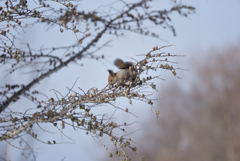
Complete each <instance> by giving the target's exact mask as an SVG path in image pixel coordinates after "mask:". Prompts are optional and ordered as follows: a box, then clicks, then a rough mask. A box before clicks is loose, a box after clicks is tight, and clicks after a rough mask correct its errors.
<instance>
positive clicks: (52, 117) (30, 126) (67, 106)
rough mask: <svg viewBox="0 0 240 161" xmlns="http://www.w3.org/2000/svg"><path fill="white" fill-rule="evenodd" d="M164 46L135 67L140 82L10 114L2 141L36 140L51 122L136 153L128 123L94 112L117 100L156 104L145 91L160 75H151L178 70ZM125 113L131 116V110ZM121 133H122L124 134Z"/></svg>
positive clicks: (0, 126)
mask: <svg viewBox="0 0 240 161" xmlns="http://www.w3.org/2000/svg"><path fill="white" fill-rule="evenodd" d="M163 48H164V47H154V48H153V49H152V50H151V51H150V52H149V53H147V54H146V56H145V57H144V58H143V59H142V60H141V61H139V62H137V63H136V64H135V65H134V69H135V71H136V72H137V79H136V80H135V81H133V82H131V81H127V82H125V84H124V85H121V86H120V85H117V84H116V85H113V86H106V87H105V88H103V89H97V88H92V89H89V90H88V91H83V90H79V91H71V90H70V91H69V93H68V95H67V96H65V97H58V99H56V98H55V99H54V98H50V99H49V100H46V101H41V102H40V103H39V105H38V110H37V111H36V112H33V113H31V112H30V111H26V112H24V113H17V114H15V113H11V114H9V115H6V116H5V117H4V118H1V119H0V141H3V140H9V139H14V138H17V137H19V136H21V135H23V134H28V135H30V136H32V137H33V138H35V139H40V138H38V135H37V133H36V132H34V131H35V129H36V128H37V127H38V125H40V124H43V123H49V124H51V125H52V126H53V127H56V128H58V129H62V131H63V130H64V128H65V126H72V127H73V128H74V129H81V130H85V131H87V133H91V134H92V135H95V136H99V137H102V136H108V137H109V138H110V139H111V141H112V142H113V143H114V145H115V146H116V148H118V149H121V148H123V147H127V148H130V149H132V150H134V151H135V150H136V147H134V145H132V141H131V139H130V138H127V137H124V135H125V134H126V133H127V131H126V129H125V128H126V127H127V126H128V124H127V123H119V122H115V121H113V120H111V118H110V117H107V116H106V115H105V114H100V113H96V114H95V113H94V109H96V108H101V107H100V105H101V106H112V107H113V108H117V106H115V104H116V102H117V99H119V98H127V99H128V100H129V103H130V104H131V103H132V100H138V101H142V102H145V103H146V104H150V105H152V104H153V99H152V98H151V96H149V95H148V94H147V93H146V92H147V91H146V89H148V92H149V91H150V89H149V87H150V88H152V89H153V90H155V89H156V85H155V84H154V82H153V80H154V79H157V78H159V76H158V75H156V73H155V75H154V74H151V75H149V74H148V73H149V72H154V71H156V72H159V70H169V71H170V72H171V73H172V74H173V75H176V71H175V68H174V67H173V66H172V65H170V64H168V63H166V62H167V61H168V60H167V58H168V57H169V58H170V57H174V56H178V55H172V54H170V53H165V52H163V51H161V50H162V49H163ZM124 111H125V112H127V113H130V112H129V109H128V108H125V109H124ZM121 133H122V134H121ZM46 143H48V144H56V143H57V142H56V140H49V141H46Z"/></svg>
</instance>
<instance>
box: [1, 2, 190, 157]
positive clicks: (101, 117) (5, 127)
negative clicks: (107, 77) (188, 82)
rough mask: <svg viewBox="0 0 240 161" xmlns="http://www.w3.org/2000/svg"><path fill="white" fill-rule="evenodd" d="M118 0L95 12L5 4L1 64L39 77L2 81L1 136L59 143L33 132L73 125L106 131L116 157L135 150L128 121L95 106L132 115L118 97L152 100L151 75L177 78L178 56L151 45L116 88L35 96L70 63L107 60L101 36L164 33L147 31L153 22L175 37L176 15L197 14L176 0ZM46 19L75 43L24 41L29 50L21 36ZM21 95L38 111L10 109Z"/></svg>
mask: <svg viewBox="0 0 240 161" xmlns="http://www.w3.org/2000/svg"><path fill="white" fill-rule="evenodd" d="M117 2H119V4H117V8H118V9H117V10H115V9H113V10H109V6H108V7H106V8H104V7H102V8H101V9H96V10H92V11H91V10H85V9H82V6H81V5H80V3H79V2H78V1H77V0H62V1H56V0H44V1H37V0H36V1H28V0H19V1H13V0H4V1H0V66H1V67H4V68H2V69H6V70H8V72H7V74H8V75H11V76H13V77H14V76H15V75H17V74H19V73H21V71H23V70H24V69H25V68H29V67H34V69H35V70H34V74H35V77H34V78H33V79H31V80H30V81H29V82H21V83H18V82H16V83H14V84H10V83H6V84H4V85H2V86H0V141H9V140H12V139H16V138H19V137H21V136H23V135H26V134H28V135H30V136H32V137H33V138H34V139H36V140H38V141H42V142H45V143H47V144H56V143H57V141H55V140H51V139H49V140H48V141H43V140H41V138H40V137H39V136H38V134H37V132H36V129H38V128H41V126H40V125H42V124H49V125H50V126H53V127H55V128H56V129H58V130H60V132H62V133H63V131H64V129H65V126H68V127H73V128H74V129H80V130H85V131H86V132H87V133H88V134H91V135H93V136H97V137H102V136H107V137H108V138H110V140H111V141H112V143H113V145H114V146H115V147H116V149H118V153H117V154H116V155H119V156H121V157H123V158H125V159H126V160H127V156H126V154H124V152H123V151H121V149H122V148H124V147H127V148H130V149H132V150H133V151H136V147H134V145H133V144H132V139H131V138H128V137H127V135H126V134H127V130H126V127H127V126H129V124H128V123H126V122H124V123H119V122H115V121H114V120H112V118H111V117H110V116H108V115H106V114H105V113H95V112H94V109H96V108H101V107H102V106H104V107H105V106H110V107H112V108H113V109H121V110H123V111H125V112H127V113H129V114H131V113H130V112H129V110H128V108H122V107H118V106H117V105H116V100H118V99H119V98H127V99H128V100H129V103H130V104H131V103H132V100H138V101H143V102H145V103H147V104H150V105H152V103H153V99H152V98H151V95H149V93H147V92H146V91H149V87H151V88H152V89H156V85H155V84H154V83H153V80H154V79H158V78H160V77H159V76H158V75H152V72H154V71H159V70H161V69H166V70H169V71H171V72H172V74H173V75H176V71H175V68H174V67H173V66H172V65H171V62H169V61H167V59H168V57H174V56H177V55H172V54H169V53H165V52H163V51H162V50H163V49H162V48H159V47H155V48H153V50H151V51H150V52H149V53H147V54H146V55H145V57H144V58H143V59H142V60H141V61H139V62H136V64H135V65H134V69H135V70H136V71H137V75H138V79H136V80H135V81H134V82H126V84H125V85H124V86H119V85H114V86H107V87H105V88H103V89H97V88H92V89H89V90H87V91H83V90H81V87H79V91H72V90H71V89H70V90H69V93H68V94H67V95H66V96H62V95H58V96H56V98H50V99H49V100H41V99H40V98H39V97H38V94H39V93H41V92H42V91H38V90H33V87H34V86H36V85H37V84H38V83H41V81H42V80H45V79H46V78H47V77H50V76H52V75H53V74H54V73H56V72H58V71H59V70H62V69H64V68H65V67H67V66H69V65H70V64H71V63H73V62H80V61H81V60H82V59H84V58H87V57H89V56H90V58H92V59H96V60H98V59H99V58H104V55H103V56H99V55H97V52H98V51H99V49H101V48H103V47H105V46H104V43H103V38H106V39H107V40H106V41H105V39H104V41H105V42H108V41H109V40H110V39H112V38H115V37H119V36H124V35H125V34H128V33H129V32H132V33H136V34H140V35H144V36H150V37H153V38H157V39H158V38H160V36H159V34H158V32H156V31H154V30H151V29H148V27H149V26H161V27H162V28H166V29H169V30H170V31H171V32H172V33H173V35H176V31H175V28H174V26H173V25H172V19H171V17H172V15H173V14H174V13H176V14H178V15H180V16H184V17H187V16H189V15H190V14H192V13H194V11H195V8H194V7H192V6H187V5H183V4H179V3H173V5H172V7H170V8H168V9H162V10H161V9H154V8H152V7H150V6H151V4H152V3H154V1H152V0H139V1H137V2H135V3H130V2H127V1H123V0H119V1H117ZM112 8H114V7H112ZM42 24H44V25H46V26H48V27H49V30H54V31H55V30H57V32H58V33H60V34H64V33H65V32H66V31H68V32H71V33H73V34H74V36H75V38H76V41H75V43H72V44H69V45H65V46H61V45H60V46H54V47H53V46H50V47H46V48H42V47H35V48H34V47H33V45H32V44H31V43H26V44H24V47H23V46H21V45H19V39H20V37H19V35H20V34H21V33H24V32H26V30H27V29H28V28H30V27H32V26H41V25H42ZM52 26H54V27H52ZM52 28H54V29H52ZM39 46H41V45H39ZM149 71H152V72H149ZM149 73H151V74H149ZM1 76H2V77H4V76H3V75H1ZM22 97H27V98H29V99H30V101H32V102H33V103H35V104H36V108H34V109H33V110H32V109H31V110H30V109H27V110H26V111H25V112H14V109H13V111H10V110H7V109H8V108H10V107H11V105H13V103H14V102H17V101H18V100H20V99H21V98H22ZM9 111H10V112H9ZM110 156H111V155H110Z"/></svg>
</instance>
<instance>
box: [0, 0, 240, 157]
mask: <svg viewBox="0 0 240 161" xmlns="http://www.w3.org/2000/svg"><path fill="white" fill-rule="evenodd" d="M182 2H183V3H185V4H188V5H193V6H194V7H196V14H194V15H192V16H190V18H187V19H185V18H182V17H177V16H176V17H175V18H174V19H173V22H174V26H175V28H176V31H177V36H176V37H174V36H173V35H172V33H171V32H170V31H167V30H162V29H157V28H156V30H159V32H160V36H161V40H156V39H153V38H147V37H143V36H139V35H134V34H130V35H127V36H125V37H124V38H119V39H115V40H113V41H112V43H111V45H110V46H109V47H107V48H105V49H103V50H101V51H99V53H98V54H99V55H101V54H104V55H105V56H106V59H105V60H101V61H97V62H96V61H94V60H85V61H83V62H82V63H83V67H80V66H79V65H74V64H73V65H71V66H70V67H68V68H66V69H64V70H62V71H60V72H58V73H56V74H54V76H53V77H51V78H49V79H47V80H45V81H43V83H42V84H41V85H40V86H39V88H42V89H45V90H46V93H47V94H48V95H53V93H52V92H51V91H50V90H49V89H56V90H58V91H61V92H66V91H67V89H66V88H65V87H70V86H71V85H72V84H73V83H74V82H75V81H76V80H77V85H79V86H81V87H83V89H88V88H91V87H97V88H102V87H104V86H105V85H106V83H107V75H108V73H107V69H115V70H116V68H115V67H114V66H113V63H112V62H113V60H114V59H115V58H118V57H119V58H122V59H126V60H131V58H135V59H138V58H137V56H136V55H138V54H144V53H146V52H147V51H149V50H150V49H151V48H152V47H153V46H162V45H167V44H172V45H174V46H173V47H171V48H169V49H166V50H167V51H170V52H172V53H174V54H183V55H185V57H183V58H179V59H177V62H178V64H177V66H178V67H180V68H182V69H184V70H179V71H178V75H179V76H180V77H181V78H180V79H177V78H174V77H172V76H170V75H167V74H163V78H165V79H166V80H168V81H159V82H158V85H159V87H158V89H159V93H158V94H157V95H156V97H157V98H158V99H159V101H158V103H157V104H155V105H154V108H156V109H159V111H160V115H159V118H158V119H157V118H156V117H155V115H154V113H153V112H152V111H151V110H150V109H149V108H147V109H146V108H144V107H143V105H141V104H138V103H135V104H134V105H132V106H131V107H130V108H132V109H130V110H131V112H133V113H136V115H137V116H138V117H137V118H134V119H135V121H137V122H138V124H137V127H132V128H133V129H132V131H135V130H136V129H137V130H136V131H135V132H134V133H133V134H132V135H135V136H136V140H135V142H136V144H137V146H138V147H139V149H138V155H135V154H132V157H133V158H134V160H139V159H140V158H142V157H143V158H145V159H146V160H151V161H159V160H164V161H190V160H191V161H192V160H195V161H203V160H204V161H238V160H240V142H239V139H240V120H239V115H240V19H239V16H240V1H239V0H228V1H226V0H185V1H184V0H183V1H182ZM82 3H83V4H84V5H86V7H89V8H92V7H93V8H94V7H97V6H99V5H103V4H109V3H110V2H108V1H106V0H105V1H104V0H101V1H98V2H96V1H94V0H89V1H85V2H84V1H83V2H82ZM168 3H171V1H169V2H162V3H160V2H156V4H158V5H160V6H161V5H163V6H161V7H164V5H168ZM155 7H157V6H155ZM45 30H46V29H45V28H31V30H29V32H28V33H26V35H23V41H31V42H33V43H34V44H36V45H38V44H41V42H45V43H46V44H49V45H51V44H52V43H53V42H56V40H58V41H59V42H60V43H67V42H69V41H72V38H71V36H72V35H69V37H61V36H58V35H55V33H54V32H52V33H51V32H50V33H48V34H49V36H50V38H49V39H47V40H46V39H45V38H44V37H43V36H42V34H43V33H44V32H45ZM51 35H52V36H51ZM96 78H98V79H97V80H96ZM9 79H13V78H9ZM125 119H126V118H125ZM43 135H44V134H43ZM68 136H70V137H71V138H73V140H72V141H71V143H68V142H67V143H64V139H63V138H64V136H60V139H62V140H63V144H60V145H52V146H49V145H43V144H41V143H38V142H35V141H32V142H30V144H31V145H32V146H33V148H34V151H35V153H36V157H37V160H38V161H44V160H54V161H55V160H56V161H60V160H64V161H79V160H82V161H92V160H95V161H97V160H99V161H102V160H109V158H108V155H107V153H106V151H105V150H104V148H103V147H102V144H101V143H99V142H98V141H96V140H94V139H93V138H92V137H91V136H87V135H85V132H82V133H81V132H78V133H76V132H74V130H72V129H71V130H70V129H69V131H68ZM42 137H43V138H44V136H42ZM0 149H3V150H1V154H0V155H2V156H6V158H7V159H8V160H24V159H23V157H22V156H21V154H19V150H18V149H16V148H12V147H11V146H10V145H7V144H4V145H3V144H1V148H0ZM129 153H131V152H129ZM130 155H131V154H130ZM0 160H1V158H0Z"/></svg>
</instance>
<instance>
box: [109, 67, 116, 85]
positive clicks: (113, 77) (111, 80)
mask: <svg viewBox="0 0 240 161" xmlns="http://www.w3.org/2000/svg"><path fill="white" fill-rule="evenodd" d="M108 73H109V75H108V83H109V84H114V83H116V81H117V77H116V73H114V72H113V71H112V70H110V69H108Z"/></svg>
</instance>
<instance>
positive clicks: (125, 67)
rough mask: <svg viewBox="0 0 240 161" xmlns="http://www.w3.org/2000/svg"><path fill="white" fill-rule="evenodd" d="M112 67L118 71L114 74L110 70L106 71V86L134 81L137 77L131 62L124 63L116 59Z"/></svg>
mask: <svg viewBox="0 0 240 161" xmlns="http://www.w3.org/2000/svg"><path fill="white" fill-rule="evenodd" d="M114 65H115V66H117V67H118V68H119V69H120V70H119V71H118V72H116V73H114V72H113V71H112V70H110V69H109V70H108V73H109V76H108V84H110V85H113V84H116V83H119V84H123V83H124V82H126V81H134V80H135V78H136V77H137V72H136V70H134V64H133V63H132V62H124V61H123V60H122V59H116V60H115V61H114Z"/></svg>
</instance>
